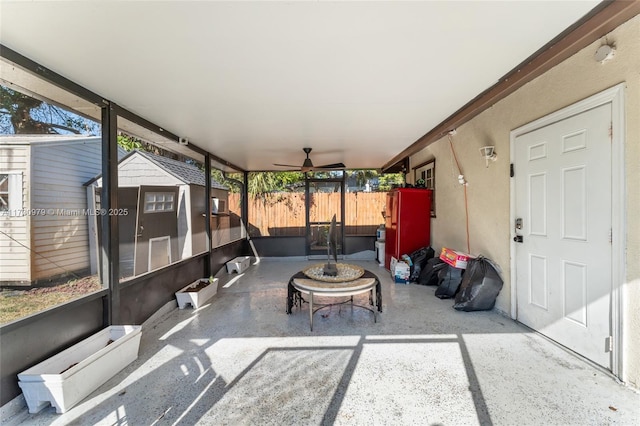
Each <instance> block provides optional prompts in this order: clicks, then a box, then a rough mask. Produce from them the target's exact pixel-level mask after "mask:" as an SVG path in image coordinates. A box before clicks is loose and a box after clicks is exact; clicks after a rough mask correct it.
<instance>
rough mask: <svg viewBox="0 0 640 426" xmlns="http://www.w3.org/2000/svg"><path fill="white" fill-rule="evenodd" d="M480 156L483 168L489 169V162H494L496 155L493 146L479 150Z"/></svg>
mask: <svg viewBox="0 0 640 426" xmlns="http://www.w3.org/2000/svg"><path fill="white" fill-rule="evenodd" d="M480 154H482V158H484V162H485V166H486V167H489V160H491V161H496V160H497V159H498V154H496V151H495V147H494V146H493V145H487V146H483V147H482V148H480Z"/></svg>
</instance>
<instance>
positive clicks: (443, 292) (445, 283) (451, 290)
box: [436, 263, 464, 299]
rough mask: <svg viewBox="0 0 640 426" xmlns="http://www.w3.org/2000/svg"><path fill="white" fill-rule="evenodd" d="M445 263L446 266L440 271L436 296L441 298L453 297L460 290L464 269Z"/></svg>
mask: <svg viewBox="0 0 640 426" xmlns="http://www.w3.org/2000/svg"><path fill="white" fill-rule="evenodd" d="M445 265H446V267H444V268H442V269H441V270H440V272H438V280H439V284H438V288H437V289H436V297H439V298H440V299H451V298H452V297H454V296H455V295H456V293H457V292H458V288H459V287H460V282H461V281H462V275H463V274H464V269H460V268H454V267H453V266H451V265H448V264H446V263H445Z"/></svg>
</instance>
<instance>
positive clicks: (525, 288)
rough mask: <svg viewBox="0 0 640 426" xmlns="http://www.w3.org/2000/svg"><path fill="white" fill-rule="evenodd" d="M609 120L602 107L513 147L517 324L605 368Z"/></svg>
mask: <svg viewBox="0 0 640 426" xmlns="http://www.w3.org/2000/svg"><path fill="white" fill-rule="evenodd" d="M611 114H612V110H611V104H604V105H601V106H598V107H596V108H593V109H590V110H588V111H585V112H582V113H579V114H577V115H574V116H572V117H570V118H566V119H564V120H561V121H558V122H556V123H553V124H550V125H547V126H545V127H542V128H539V129H537V130H533V131H531V132H529V133H526V134H523V135H520V136H518V137H517V138H516V139H515V144H514V150H515V151H514V153H515V157H514V158H515V164H514V167H515V217H516V218H518V219H521V221H520V224H518V223H516V224H514V226H516V231H515V232H516V235H518V236H521V237H522V242H516V243H515V265H516V292H517V294H516V300H517V319H518V321H520V322H522V323H523V324H525V325H527V326H529V327H531V328H533V329H535V330H537V331H539V332H541V333H542V334H544V335H546V336H548V337H549V338H551V339H553V340H555V341H557V342H558V343H560V344H562V345H564V346H566V347H568V348H570V349H572V350H574V351H575V352H577V353H579V354H581V355H583V356H584V357H586V358H588V359H590V360H592V361H594V362H596V363H597V364H600V365H602V366H604V367H606V368H608V369H611V357H610V353H608V348H605V342H608V337H609V336H610V335H611V325H610V324H611V308H610V305H611V293H612V269H611V268H612V247H611V229H612V214H611V209H612V195H611V191H612V187H611V176H612V174H611V172H612V170H611V136H610V126H611ZM518 219H517V220H516V222H518Z"/></svg>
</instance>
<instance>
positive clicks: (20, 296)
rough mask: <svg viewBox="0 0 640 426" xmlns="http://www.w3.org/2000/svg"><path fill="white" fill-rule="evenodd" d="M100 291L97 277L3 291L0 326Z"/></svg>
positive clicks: (1, 292)
mask: <svg viewBox="0 0 640 426" xmlns="http://www.w3.org/2000/svg"><path fill="white" fill-rule="evenodd" d="M101 289H102V286H101V285H100V280H99V278H98V277H97V276H91V277H84V278H80V279H77V280H73V281H69V282H66V283H63V284H60V285H57V286H52V287H40V288H30V289H24V290H7V289H3V290H1V291H0V324H6V323H8V322H11V321H14V320H17V319H20V318H24V317H26V316H29V315H32V314H35V313H37V312H40V311H43V310H45V309H48V308H51V307H53V306H56V305H60V304H62V303H66V302H69V301H71V300H74V299H78V298H79V297H82V296H84V295H86V294H89V293H93V292H95V291H98V290H101Z"/></svg>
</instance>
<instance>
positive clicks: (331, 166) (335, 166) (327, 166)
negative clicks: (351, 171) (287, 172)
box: [273, 148, 345, 172]
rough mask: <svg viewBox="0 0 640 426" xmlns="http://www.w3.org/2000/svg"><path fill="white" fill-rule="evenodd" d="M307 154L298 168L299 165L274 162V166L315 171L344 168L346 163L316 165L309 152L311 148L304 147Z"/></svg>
mask: <svg viewBox="0 0 640 426" xmlns="http://www.w3.org/2000/svg"><path fill="white" fill-rule="evenodd" d="M302 150H303V151H304V153H305V154H307V158H305V159H304V162H303V163H302V166H301V167H300V168H298V166H294V165H292V164H275V163H274V164H273V165H274V166H281V167H295V168H296V170H295V171H301V172H315V171H324V170H336V169H344V168H345V165H344V164H343V163H333V164H325V165H324V166H318V167H315V166H314V165H313V163H312V162H311V159H310V158H309V153H310V152H311V148H302Z"/></svg>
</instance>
